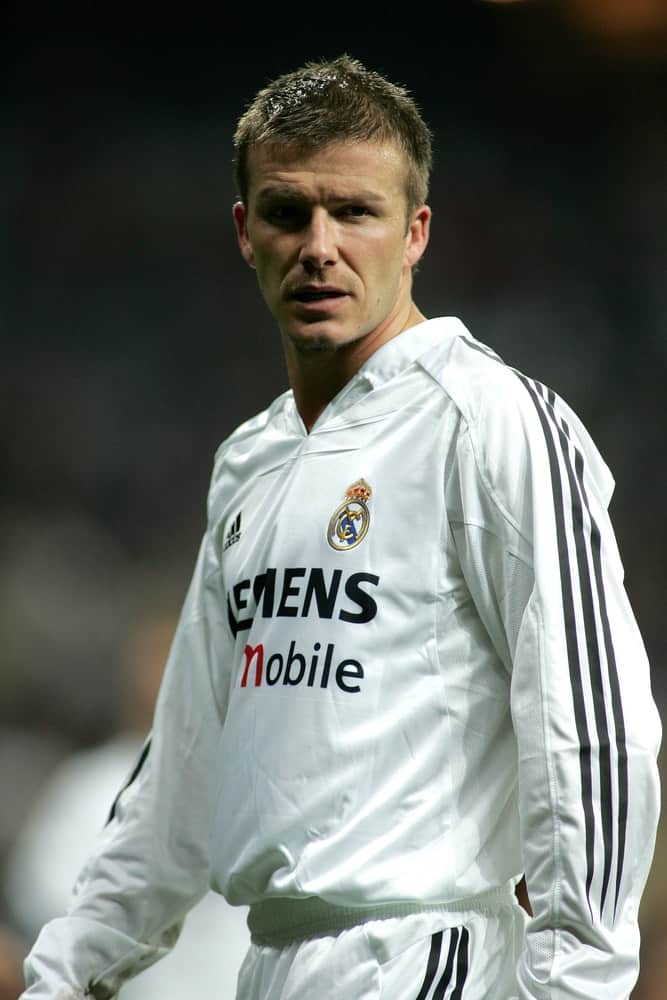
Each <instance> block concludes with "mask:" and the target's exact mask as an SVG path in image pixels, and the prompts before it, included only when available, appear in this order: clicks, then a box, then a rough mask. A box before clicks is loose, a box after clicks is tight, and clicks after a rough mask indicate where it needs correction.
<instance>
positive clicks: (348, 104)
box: [234, 55, 432, 213]
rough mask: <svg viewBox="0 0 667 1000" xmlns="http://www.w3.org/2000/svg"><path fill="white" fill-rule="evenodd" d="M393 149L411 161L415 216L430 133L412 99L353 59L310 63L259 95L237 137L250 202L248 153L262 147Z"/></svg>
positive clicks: (425, 178)
mask: <svg viewBox="0 0 667 1000" xmlns="http://www.w3.org/2000/svg"><path fill="white" fill-rule="evenodd" d="M346 140H352V141H357V142H360V141H362V142H363V141H375V142H393V143H395V144H396V145H397V146H398V147H399V148H400V149H401V150H402V151H403V152H404V153H405V155H406V159H407V167H408V169H407V174H406V198H407V203H408V212H409V213H411V212H412V211H414V209H416V208H418V207H419V206H420V205H422V204H423V203H424V202H425V201H426V197H427V194H428V184H429V177H430V172H431V160H432V149H431V132H430V130H429V128H428V126H427V125H426V123H425V122H424V120H423V118H422V116H421V114H420V112H419V110H418V108H417V105H416V104H415V102H414V100H413V99H412V97H411V96H410V94H409V93H408V91H407V90H406V89H405V88H404V87H401V86H398V85H397V84H394V83H390V82H389V81H388V80H386V79H385V78H384V77H383V76H381V75H380V74H379V73H376V72H374V71H373V70H368V69H366V67H365V66H363V65H362V64H361V63H360V62H359V61H358V60H357V59H352V58H351V57H350V56H348V55H342V56H339V57H338V58H337V59H333V60H321V61H319V62H308V63H306V64H305V65H304V66H302V67H301V68H300V69H297V70H295V71H294V72H291V73H285V74H284V75H283V76H280V77H277V78H276V79H275V80H273V81H272V82H271V83H269V84H268V86H266V87H264V88H263V89H262V90H260V91H259V92H258V93H257V95H256V96H255V98H254V99H253V101H252V102H251V104H250V105H249V107H248V108H247V110H246V111H245V113H244V114H243V115H242V116H241V118H240V119H239V122H238V125H237V127H236V131H235V133H234V148H235V152H236V155H235V175H236V183H237V187H238V193H239V196H240V198H241V200H242V201H243V202H245V201H247V196H248V151H249V149H250V148H251V147H252V146H255V145H259V144H260V143H265V144H267V145H269V144H273V143H275V144H278V145H289V146H292V147H294V148H295V149H297V150H298V149H300V148H301V149H304V150H313V149H322V148H324V147H325V146H328V145H329V144H331V143H332V142H339V141H346Z"/></svg>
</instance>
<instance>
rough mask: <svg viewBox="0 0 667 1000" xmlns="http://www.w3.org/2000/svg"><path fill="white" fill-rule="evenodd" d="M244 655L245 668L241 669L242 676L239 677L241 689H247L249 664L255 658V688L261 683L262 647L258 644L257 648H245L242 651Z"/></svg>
mask: <svg viewBox="0 0 667 1000" xmlns="http://www.w3.org/2000/svg"><path fill="white" fill-rule="evenodd" d="M243 653H244V655H245V667H244V668H243V676H242V677H241V687H242V688H244V687H247V685H248V671H249V670H250V664H251V663H252V661H253V659H254V658H255V657H257V666H256V667H255V687H259V685H260V684H261V683H262V667H263V666H264V646H263V645H262V643H261V642H260V644H259V646H246V647H245V649H244V650H243Z"/></svg>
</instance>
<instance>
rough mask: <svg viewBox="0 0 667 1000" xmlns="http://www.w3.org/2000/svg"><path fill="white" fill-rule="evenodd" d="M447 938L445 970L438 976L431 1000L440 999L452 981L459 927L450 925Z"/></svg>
mask: <svg viewBox="0 0 667 1000" xmlns="http://www.w3.org/2000/svg"><path fill="white" fill-rule="evenodd" d="M449 934H450V940H449V951H448V952H447V961H446V963H445V971H444V972H443V974H442V976H441V977H440V982H439V983H438V985H437V987H436V990H435V993H434V994H433V1000H442V998H443V997H444V995H445V990H446V989H447V987H448V986H449V984H450V983H451V981H452V970H453V969H454V958H455V956H456V949H457V945H458V942H459V929H458V927H452V928H451V930H450V932H449Z"/></svg>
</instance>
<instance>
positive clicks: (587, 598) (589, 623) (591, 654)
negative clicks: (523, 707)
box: [548, 390, 614, 910]
mask: <svg viewBox="0 0 667 1000" xmlns="http://www.w3.org/2000/svg"><path fill="white" fill-rule="evenodd" d="M548 400H549V402H548V406H549V414H550V416H551V419H552V420H553V422H554V424H555V425H556V427H557V428H558V431H559V437H560V443H561V450H562V454H563V457H564V459H565V462H566V468H567V475H568V480H569V484H570V493H571V496H572V522H573V529H574V534H575V541H576V553H577V568H578V571H579V583H580V590H581V603H582V608H583V620H584V638H585V643H586V653H587V659H588V665H589V669H590V672H591V692H592V696H593V714H594V716H595V728H596V732H597V742H598V747H599V769H600V813H601V818H602V838H603V843H604V864H603V870H602V888H601V892H600V910H602V908H603V907H604V903H605V899H606V896H607V890H608V888H609V878H610V875H611V865H612V856H613V849H614V818H613V799H612V765H611V746H610V742H609V725H608V719H607V709H606V706H605V703H604V686H603V679H602V661H601V656H600V646H599V643H598V637H597V629H596V622H595V612H596V605H597V607H598V608H600V607H601V605H602V603H603V601H604V590H602V591H601V592H598V593H596V594H594V586H593V580H592V579H591V575H590V567H589V565H588V558H587V555H586V548H585V545H586V543H585V534H584V532H585V526H584V509H583V508H584V506H585V507H586V512H587V514H588V520H589V523H590V536H589V537H590V544H591V554H592V552H593V550H594V549H595V548H597V550H598V552H599V549H600V532H599V530H598V527H597V524H596V523H595V520H594V518H593V515H592V513H591V510H590V506H589V504H588V498H587V496H586V491H585V488H584V459H583V455H582V454H581V452H580V451H579V450H578V449H577V448H576V447H574V446H573V447H574V453H575V460H574V470H573V469H572V465H571V460H570V445H571V444H572V441H571V439H570V430H569V427H568V425H567V422H566V421H565V420H562V419H561V420H560V421H559V420H558V418H557V417H556V412H555V409H554V405H555V394H554V393H553V391H551V390H550V391H549V393H548ZM575 476H576V482H575ZM595 590H596V591H598V587H597V581H596V586H595Z"/></svg>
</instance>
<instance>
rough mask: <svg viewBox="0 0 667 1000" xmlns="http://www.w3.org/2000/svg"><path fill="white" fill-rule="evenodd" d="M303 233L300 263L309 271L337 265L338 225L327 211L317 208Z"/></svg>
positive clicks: (320, 207)
mask: <svg viewBox="0 0 667 1000" xmlns="http://www.w3.org/2000/svg"><path fill="white" fill-rule="evenodd" d="M303 232H304V238H303V244H302V246H301V250H300V252H299V262H300V263H301V264H303V266H304V268H305V269H306V270H307V271H311V270H318V271H319V270H321V268H323V267H331V266H332V265H333V264H335V263H336V261H337V260H338V249H337V245H336V224H335V221H334V220H333V219H332V218H331V216H330V215H329V213H328V212H327V211H326V209H324V208H323V207H322V206H316V207H315V208H314V209H313V212H312V215H311V217H310V221H309V223H308V225H307V226H306V228H305V229H304V231H303Z"/></svg>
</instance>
